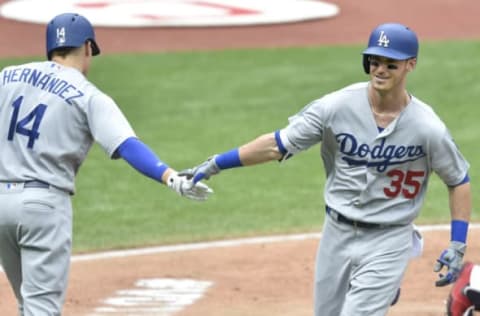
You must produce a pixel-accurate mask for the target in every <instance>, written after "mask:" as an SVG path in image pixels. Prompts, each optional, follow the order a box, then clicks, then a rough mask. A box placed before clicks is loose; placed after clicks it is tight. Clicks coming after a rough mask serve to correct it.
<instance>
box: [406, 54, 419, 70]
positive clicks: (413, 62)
mask: <svg viewBox="0 0 480 316" xmlns="http://www.w3.org/2000/svg"><path fill="white" fill-rule="evenodd" d="M416 66H417V58H415V57H414V58H410V59H407V71H409V72H410V71H413V70H414V69H415V67H416Z"/></svg>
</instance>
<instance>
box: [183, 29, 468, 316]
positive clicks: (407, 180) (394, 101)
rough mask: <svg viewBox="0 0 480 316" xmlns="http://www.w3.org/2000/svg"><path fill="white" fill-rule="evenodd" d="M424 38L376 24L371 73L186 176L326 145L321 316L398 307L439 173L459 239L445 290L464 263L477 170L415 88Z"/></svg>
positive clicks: (367, 58)
mask: <svg viewBox="0 0 480 316" xmlns="http://www.w3.org/2000/svg"><path fill="white" fill-rule="evenodd" d="M417 54H418V40H417V36H416V34H415V33H414V32H413V31H412V30H411V29H409V28H408V27H406V26H404V25H401V24H398V23H386V24H382V25H379V26H378V27H376V28H375V29H374V30H373V31H372V32H371V35H370V38H369V41H368V47H367V48H366V49H365V50H364V51H363V68H364V70H365V72H366V73H367V74H369V75H370V80H369V81H368V82H360V83H355V84H352V85H349V86H347V87H344V88H342V89H340V90H338V91H334V92H332V93H329V94H327V95H325V96H323V97H321V98H319V99H317V100H315V101H313V102H311V103H310V104H308V105H307V106H306V107H305V108H304V109H303V110H301V111H300V112H299V113H297V114H296V115H294V116H292V117H291V118H290V119H289V124H288V125H287V126H286V127H285V128H283V129H280V130H277V131H275V132H272V133H268V134H265V135H262V136H259V137H258V138H256V139H254V140H252V141H251V142H248V143H246V144H244V145H242V146H240V147H238V148H235V149H232V150H230V151H227V152H225V153H222V154H218V155H214V156H213V157H211V158H209V159H208V160H207V161H205V162H204V163H202V164H200V165H198V166H196V167H194V168H191V169H188V170H185V171H183V172H180V173H179V174H181V175H183V174H184V175H187V176H189V177H192V178H193V179H194V182H196V181H199V180H201V179H209V177H210V176H212V175H214V174H217V173H219V172H220V171H221V170H223V169H228V168H235V167H241V166H249V165H255V164H260V163H264V162H267V161H271V160H280V161H284V160H286V159H287V158H289V157H291V156H293V155H295V154H297V153H299V152H301V151H303V150H306V149H308V148H310V147H311V146H313V145H315V144H317V143H320V142H321V143H322V146H321V157H322V159H323V165H324V168H325V171H326V176H327V179H326V184H325V190H324V199H325V207H326V213H327V214H328V216H326V218H325V222H324V227H323V234H322V239H321V242H320V244H319V248H318V252H317V258H316V271H315V282H314V284H315V285H314V287H315V288H314V305H315V306H314V308H315V315H316V316H338V315H341V316H353V315H354V316H360V315H365V316H380V315H385V314H386V313H387V310H388V308H389V306H390V305H391V304H392V303H393V302H394V301H396V298H398V293H399V289H400V285H401V281H402V278H403V275H404V273H405V270H406V268H407V265H408V261H409V258H410V256H411V252H412V249H413V248H414V246H413V245H414V243H413V242H412V241H413V238H414V237H413V236H415V233H414V232H415V230H414V227H413V221H414V219H415V218H416V217H417V215H418V214H419V212H420V208H421V205H422V202H423V201H424V197H425V193H426V191H427V183H428V179H429V177H430V175H431V174H432V173H433V172H435V173H437V174H438V176H439V177H440V178H441V179H442V180H443V182H444V183H445V184H446V185H447V187H448V192H449V202H450V209H451V219H452V220H451V240H450V244H449V246H447V245H446V249H445V251H443V252H442V253H441V255H440V256H439V258H438V260H437V262H436V263H435V264H434V271H436V272H440V271H441V270H442V268H444V267H445V268H446V273H444V274H440V275H439V278H438V280H437V281H436V285H437V286H444V285H447V284H450V283H451V282H453V281H454V280H455V279H456V277H457V275H458V272H459V270H460V267H461V265H462V260H463V255H464V253H465V248H466V239H467V232H468V223H469V218H470V212H471V197H470V184H469V177H468V174H467V171H468V167H469V165H468V163H467V161H466V160H465V159H464V157H463V156H462V154H461V153H460V152H459V150H458V148H457V146H456V145H455V143H454V141H453V140H452V137H451V135H450V133H449V131H448V129H447V127H446V126H445V124H444V123H443V122H442V121H441V119H440V118H439V117H438V116H437V115H436V114H435V113H434V111H433V110H432V108H431V107H430V106H429V105H427V104H425V103H424V102H422V101H421V100H419V99H417V98H416V97H415V96H413V95H411V94H410V93H409V92H408V91H407V90H406V84H407V76H408V74H409V73H410V72H411V71H413V70H414V69H415V66H416V63H417Z"/></svg>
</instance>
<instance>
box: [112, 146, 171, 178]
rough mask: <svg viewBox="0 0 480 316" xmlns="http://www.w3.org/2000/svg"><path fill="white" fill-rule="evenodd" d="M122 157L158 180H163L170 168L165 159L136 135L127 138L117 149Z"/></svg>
mask: <svg viewBox="0 0 480 316" xmlns="http://www.w3.org/2000/svg"><path fill="white" fill-rule="evenodd" d="M117 152H118V154H119V155H120V157H122V158H123V159H125V161H126V162H128V164H130V166H132V167H133V168H135V169H136V170H137V171H139V172H141V173H142V174H144V175H146V176H147V177H150V178H152V179H154V180H156V181H160V182H161V181H162V175H163V173H164V172H165V171H166V170H167V169H168V165H166V164H165V163H164V162H163V161H161V160H160V159H159V158H158V157H157V155H156V154H155V153H154V152H153V151H152V150H151V149H150V148H149V147H148V146H147V145H146V144H144V143H143V142H142V141H140V140H139V139H137V138H135V137H130V138H128V139H127V140H125V141H124V142H123V143H122V144H121V145H120V146H118V149H117Z"/></svg>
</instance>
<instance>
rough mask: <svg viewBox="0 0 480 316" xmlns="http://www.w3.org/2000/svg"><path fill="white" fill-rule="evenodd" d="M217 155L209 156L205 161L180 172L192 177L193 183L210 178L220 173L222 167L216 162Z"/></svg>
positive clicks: (189, 177) (182, 174)
mask: <svg viewBox="0 0 480 316" xmlns="http://www.w3.org/2000/svg"><path fill="white" fill-rule="evenodd" d="M215 157H216V156H213V157H210V158H208V159H207V160H206V161H205V162H203V163H202V164H200V165H198V166H196V167H193V168H190V169H186V170H183V171H181V172H179V175H180V176H186V177H187V178H188V179H192V181H193V183H197V182H198V181H200V180H202V179H205V180H208V179H210V177H211V176H212V175H214V174H217V173H220V168H219V167H218V165H217V163H216V162H215Z"/></svg>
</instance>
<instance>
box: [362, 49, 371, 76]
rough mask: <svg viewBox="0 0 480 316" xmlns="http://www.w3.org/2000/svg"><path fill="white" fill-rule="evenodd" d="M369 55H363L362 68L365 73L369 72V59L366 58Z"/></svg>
mask: <svg viewBox="0 0 480 316" xmlns="http://www.w3.org/2000/svg"><path fill="white" fill-rule="evenodd" d="M369 57H370V55H365V54H364V55H363V70H364V71H365V73H366V74H369V73H370V61H369V60H368V59H369Z"/></svg>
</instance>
